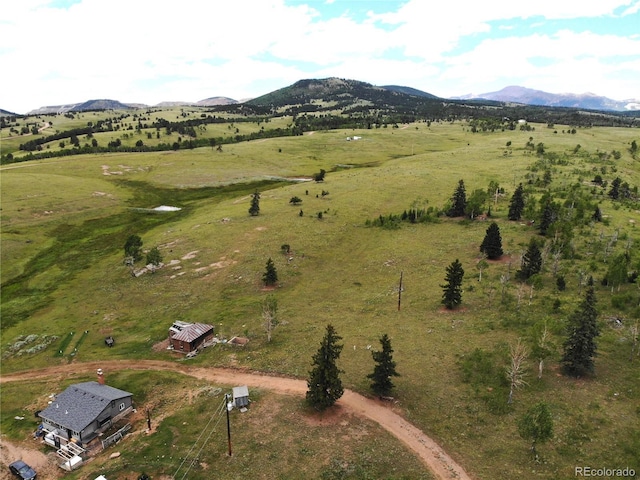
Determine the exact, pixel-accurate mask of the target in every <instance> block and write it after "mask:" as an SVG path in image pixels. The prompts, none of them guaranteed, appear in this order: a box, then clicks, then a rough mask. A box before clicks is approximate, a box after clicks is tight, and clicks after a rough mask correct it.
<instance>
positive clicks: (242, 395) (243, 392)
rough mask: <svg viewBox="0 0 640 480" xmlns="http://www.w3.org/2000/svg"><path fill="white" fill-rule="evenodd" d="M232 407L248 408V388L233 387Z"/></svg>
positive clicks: (244, 386)
mask: <svg viewBox="0 0 640 480" xmlns="http://www.w3.org/2000/svg"><path fill="white" fill-rule="evenodd" d="M233 406H234V407H236V408H247V407H248V406H249V387H247V386H246V385H243V386H241V387H233Z"/></svg>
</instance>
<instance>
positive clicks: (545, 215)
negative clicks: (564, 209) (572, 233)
mask: <svg viewBox="0 0 640 480" xmlns="http://www.w3.org/2000/svg"><path fill="white" fill-rule="evenodd" d="M555 220H556V212H555V208H554V205H553V202H551V200H548V201H546V202H545V203H544V207H542V212H541V214H540V224H539V225H538V230H539V231H540V235H546V234H547V232H548V231H549V228H550V227H551V225H552V224H553V222H555Z"/></svg>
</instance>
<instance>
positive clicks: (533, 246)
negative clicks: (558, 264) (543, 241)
mask: <svg viewBox="0 0 640 480" xmlns="http://www.w3.org/2000/svg"><path fill="white" fill-rule="evenodd" d="M540 270H542V252H541V251H540V247H539V246H538V242H536V241H535V239H533V238H532V239H531V241H530V242H529V248H527V251H526V253H525V254H524V255H523V256H522V266H521V267H520V270H518V271H517V272H516V276H517V277H518V279H519V280H520V281H522V282H524V281H526V280H528V279H529V278H530V277H531V276H533V275H535V274H536V273H540Z"/></svg>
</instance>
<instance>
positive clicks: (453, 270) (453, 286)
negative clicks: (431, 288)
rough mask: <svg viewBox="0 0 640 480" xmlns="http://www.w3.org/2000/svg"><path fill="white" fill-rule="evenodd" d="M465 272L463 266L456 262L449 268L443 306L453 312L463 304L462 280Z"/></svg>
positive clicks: (444, 286) (443, 290) (443, 289)
mask: <svg viewBox="0 0 640 480" xmlns="http://www.w3.org/2000/svg"><path fill="white" fill-rule="evenodd" d="M463 278H464V270H463V268H462V264H461V263H460V262H459V261H458V259H457V258H456V260H455V261H454V262H453V263H451V265H449V266H448V267H447V275H446V276H445V281H446V282H447V283H445V284H444V285H440V286H441V287H442V304H443V305H444V306H445V307H446V308H448V309H449V310H453V309H454V308H456V307H457V306H458V305H460V304H461V303H462V279H463Z"/></svg>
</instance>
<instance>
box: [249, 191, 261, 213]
mask: <svg viewBox="0 0 640 480" xmlns="http://www.w3.org/2000/svg"><path fill="white" fill-rule="evenodd" d="M259 214H260V193H259V192H258V191H257V190H256V191H255V192H254V193H252V194H251V206H250V207H249V215H251V216H252V217H255V216H257V215H259Z"/></svg>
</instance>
